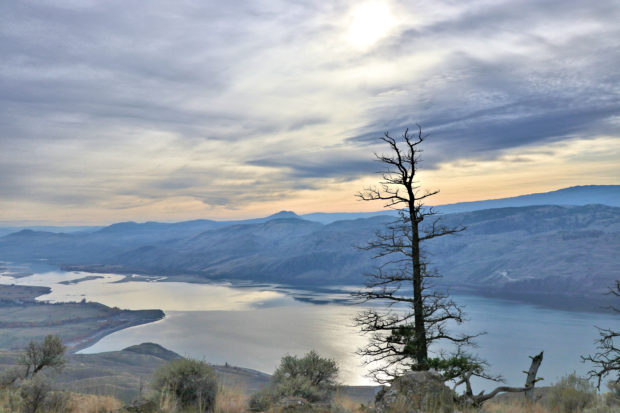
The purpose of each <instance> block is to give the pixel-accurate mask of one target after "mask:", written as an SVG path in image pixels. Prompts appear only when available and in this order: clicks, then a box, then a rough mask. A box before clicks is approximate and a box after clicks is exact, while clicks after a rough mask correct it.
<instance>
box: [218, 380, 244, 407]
mask: <svg viewBox="0 0 620 413" xmlns="http://www.w3.org/2000/svg"><path fill="white" fill-rule="evenodd" d="M247 406H248V397H247V396H246V395H245V394H244V393H243V391H242V390H241V389H240V388H239V387H228V386H220V387H219V389H218V391H217V397H216V398H215V413H244V412H247Z"/></svg>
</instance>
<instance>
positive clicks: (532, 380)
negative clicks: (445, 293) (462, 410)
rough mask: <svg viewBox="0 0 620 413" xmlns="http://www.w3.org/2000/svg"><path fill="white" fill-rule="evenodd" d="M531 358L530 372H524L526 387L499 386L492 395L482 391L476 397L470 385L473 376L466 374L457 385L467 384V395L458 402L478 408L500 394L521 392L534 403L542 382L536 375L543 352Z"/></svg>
mask: <svg viewBox="0 0 620 413" xmlns="http://www.w3.org/2000/svg"><path fill="white" fill-rule="evenodd" d="M530 358H531V359H532V363H531V364H530V368H529V370H528V371H524V373H526V374H527V377H526V379H525V386H524V387H509V386H499V387H497V388H495V389H494V390H493V391H491V392H490V393H486V394H485V393H484V391H482V392H480V393H479V394H476V395H475V394H473V391H472V388H471V383H470V378H471V376H472V375H471V374H465V375H463V377H462V379H461V380H460V381H459V382H458V383H457V385H460V384H465V393H464V394H463V395H462V396H460V397H459V400H458V402H459V403H461V404H465V405H469V406H474V407H478V406H481V405H482V404H483V403H484V402H485V401H487V400H489V399H492V398H493V397H495V396H497V395H498V394H500V393H520V392H523V393H525V397H526V398H527V399H528V400H530V401H533V399H534V386H535V385H536V382H538V381H540V380H542V379H541V378H536V375H537V374H538V368H539V367H540V364H541V363H542V360H543V352H542V351H541V352H540V354H538V355H536V356H533V357H532V356H530Z"/></svg>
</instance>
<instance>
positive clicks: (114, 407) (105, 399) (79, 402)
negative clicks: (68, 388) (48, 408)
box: [69, 393, 123, 413]
mask: <svg viewBox="0 0 620 413" xmlns="http://www.w3.org/2000/svg"><path fill="white" fill-rule="evenodd" d="M69 406H70V412H71V413H108V412H117V411H118V410H119V409H120V408H121V407H123V403H122V402H121V401H120V400H118V399H117V398H115V397H112V396H97V395H94V394H78V393H72V394H71V399H70V402H69Z"/></svg>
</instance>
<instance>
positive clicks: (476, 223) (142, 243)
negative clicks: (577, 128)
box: [0, 205, 620, 296]
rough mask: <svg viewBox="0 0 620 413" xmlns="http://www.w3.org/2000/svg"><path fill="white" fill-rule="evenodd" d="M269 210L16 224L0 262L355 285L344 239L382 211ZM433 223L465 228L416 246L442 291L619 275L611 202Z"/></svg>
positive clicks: (552, 289) (355, 269) (533, 286)
mask: <svg viewBox="0 0 620 413" xmlns="http://www.w3.org/2000/svg"><path fill="white" fill-rule="evenodd" d="M281 216H282V215H276V216H274V217H271V218H268V219H265V220H264V221H259V222H256V223H244V224H232V225H215V226H214V224H213V223H212V222H208V223H203V222H200V223H196V224H194V225H190V224H187V223H180V224H157V225H154V223H148V224H116V225H113V226H110V227H107V228H104V229H102V230H99V231H97V232H94V233H81V234H56V233H48V232H40V231H39V232H37V231H29V230H26V231H21V232H18V233H14V234H10V235H8V236H5V237H2V238H0V260H8V261H18V262H19V261H23V262H33V261H35V260H40V259H44V260H48V261H49V262H50V263H52V264H56V265H61V266H64V267H65V268H68V269H80V270H86V271H92V272H116V273H143V274H153V275H168V276H170V277H175V276H183V277H187V276H191V277H193V280H194V281H200V280H206V279H219V280H223V279H226V280H235V279H236V280H252V281H256V282H278V283H285V284H289V285H294V286H313V285H317V284H321V285H332V286H334V285H359V284H361V283H362V282H363V277H362V276H361V274H363V273H364V272H365V271H368V270H370V269H371V268H372V266H373V265H375V264H376V262H373V261H372V260H371V259H370V253H369V252H364V251H360V250H358V249H356V248H355V247H354V246H355V245H364V244H365V243H366V242H367V241H368V240H370V239H372V238H373V236H374V234H375V232H376V231H377V230H381V229H382V228H384V227H385V225H386V223H388V222H390V220H391V219H392V218H390V217H386V216H383V217H381V216H379V217H372V218H366V219H356V220H346V221H337V222H334V223H331V224H328V225H323V224H320V223H317V222H311V221H307V220H304V219H301V218H299V217H297V216H295V215H294V214H292V213H285V214H284V216H285V217H284V218H282V217H281ZM442 220H443V222H444V223H445V224H447V225H466V226H467V228H468V229H467V231H465V232H464V233H462V234H460V235H458V236H452V237H443V238H440V239H436V240H433V241H432V242H431V243H429V245H428V250H427V256H428V257H429V259H430V261H431V262H432V263H433V265H434V266H435V267H436V268H437V269H438V270H439V271H440V272H441V273H442V274H443V275H444V276H445V278H444V279H443V280H442V282H443V283H445V284H448V285H450V287H451V288H453V289H463V290H467V291H471V292H474V293H476V294H483V293H493V292H500V293H501V292H510V293H528V294H529V293H539V292H540V293H556V294H564V295H566V294H568V295H578V296H584V295H590V296H597V295H599V294H601V293H602V292H603V291H605V289H606V288H607V286H609V285H611V283H612V282H613V280H616V279H618V278H620V258H619V256H618V254H617V251H618V250H620V208H616V207H610V206H604V205H586V206H529V207H515V208H500V209H488V210H480V211H474V212H467V213H459V214H447V215H444V216H442ZM181 224H182V225H181ZM205 227H207V229H205Z"/></svg>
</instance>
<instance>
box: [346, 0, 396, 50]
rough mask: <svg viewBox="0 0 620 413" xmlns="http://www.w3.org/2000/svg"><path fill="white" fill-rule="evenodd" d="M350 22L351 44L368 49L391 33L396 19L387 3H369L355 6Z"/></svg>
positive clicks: (349, 37)
mask: <svg viewBox="0 0 620 413" xmlns="http://www.w3.org/2000/svg"><path fill="white" fill-rule="evenodd" d="M349 21H350V23H349V29H348V40H349V42H350V43H351V44H352V45H353V46H355V47H357V48H359V49H367V48H369V47H370V46H372V45H373V44H375V43H376V42H377V41H378V40H379V39H381V38H382V37H384V36H386V35H387V34H388V33H389V32H390V30H391V29H392V26H393V25H394V23H395V18H394V16H393V15H392V13H391V10H390V7H389V5H388V4H387V2H385V1H369V2H365V3H361V4H359V5H357V6H355V8H354V9H353V10H352V11H351V14H350V20H349Z"/></svg>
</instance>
